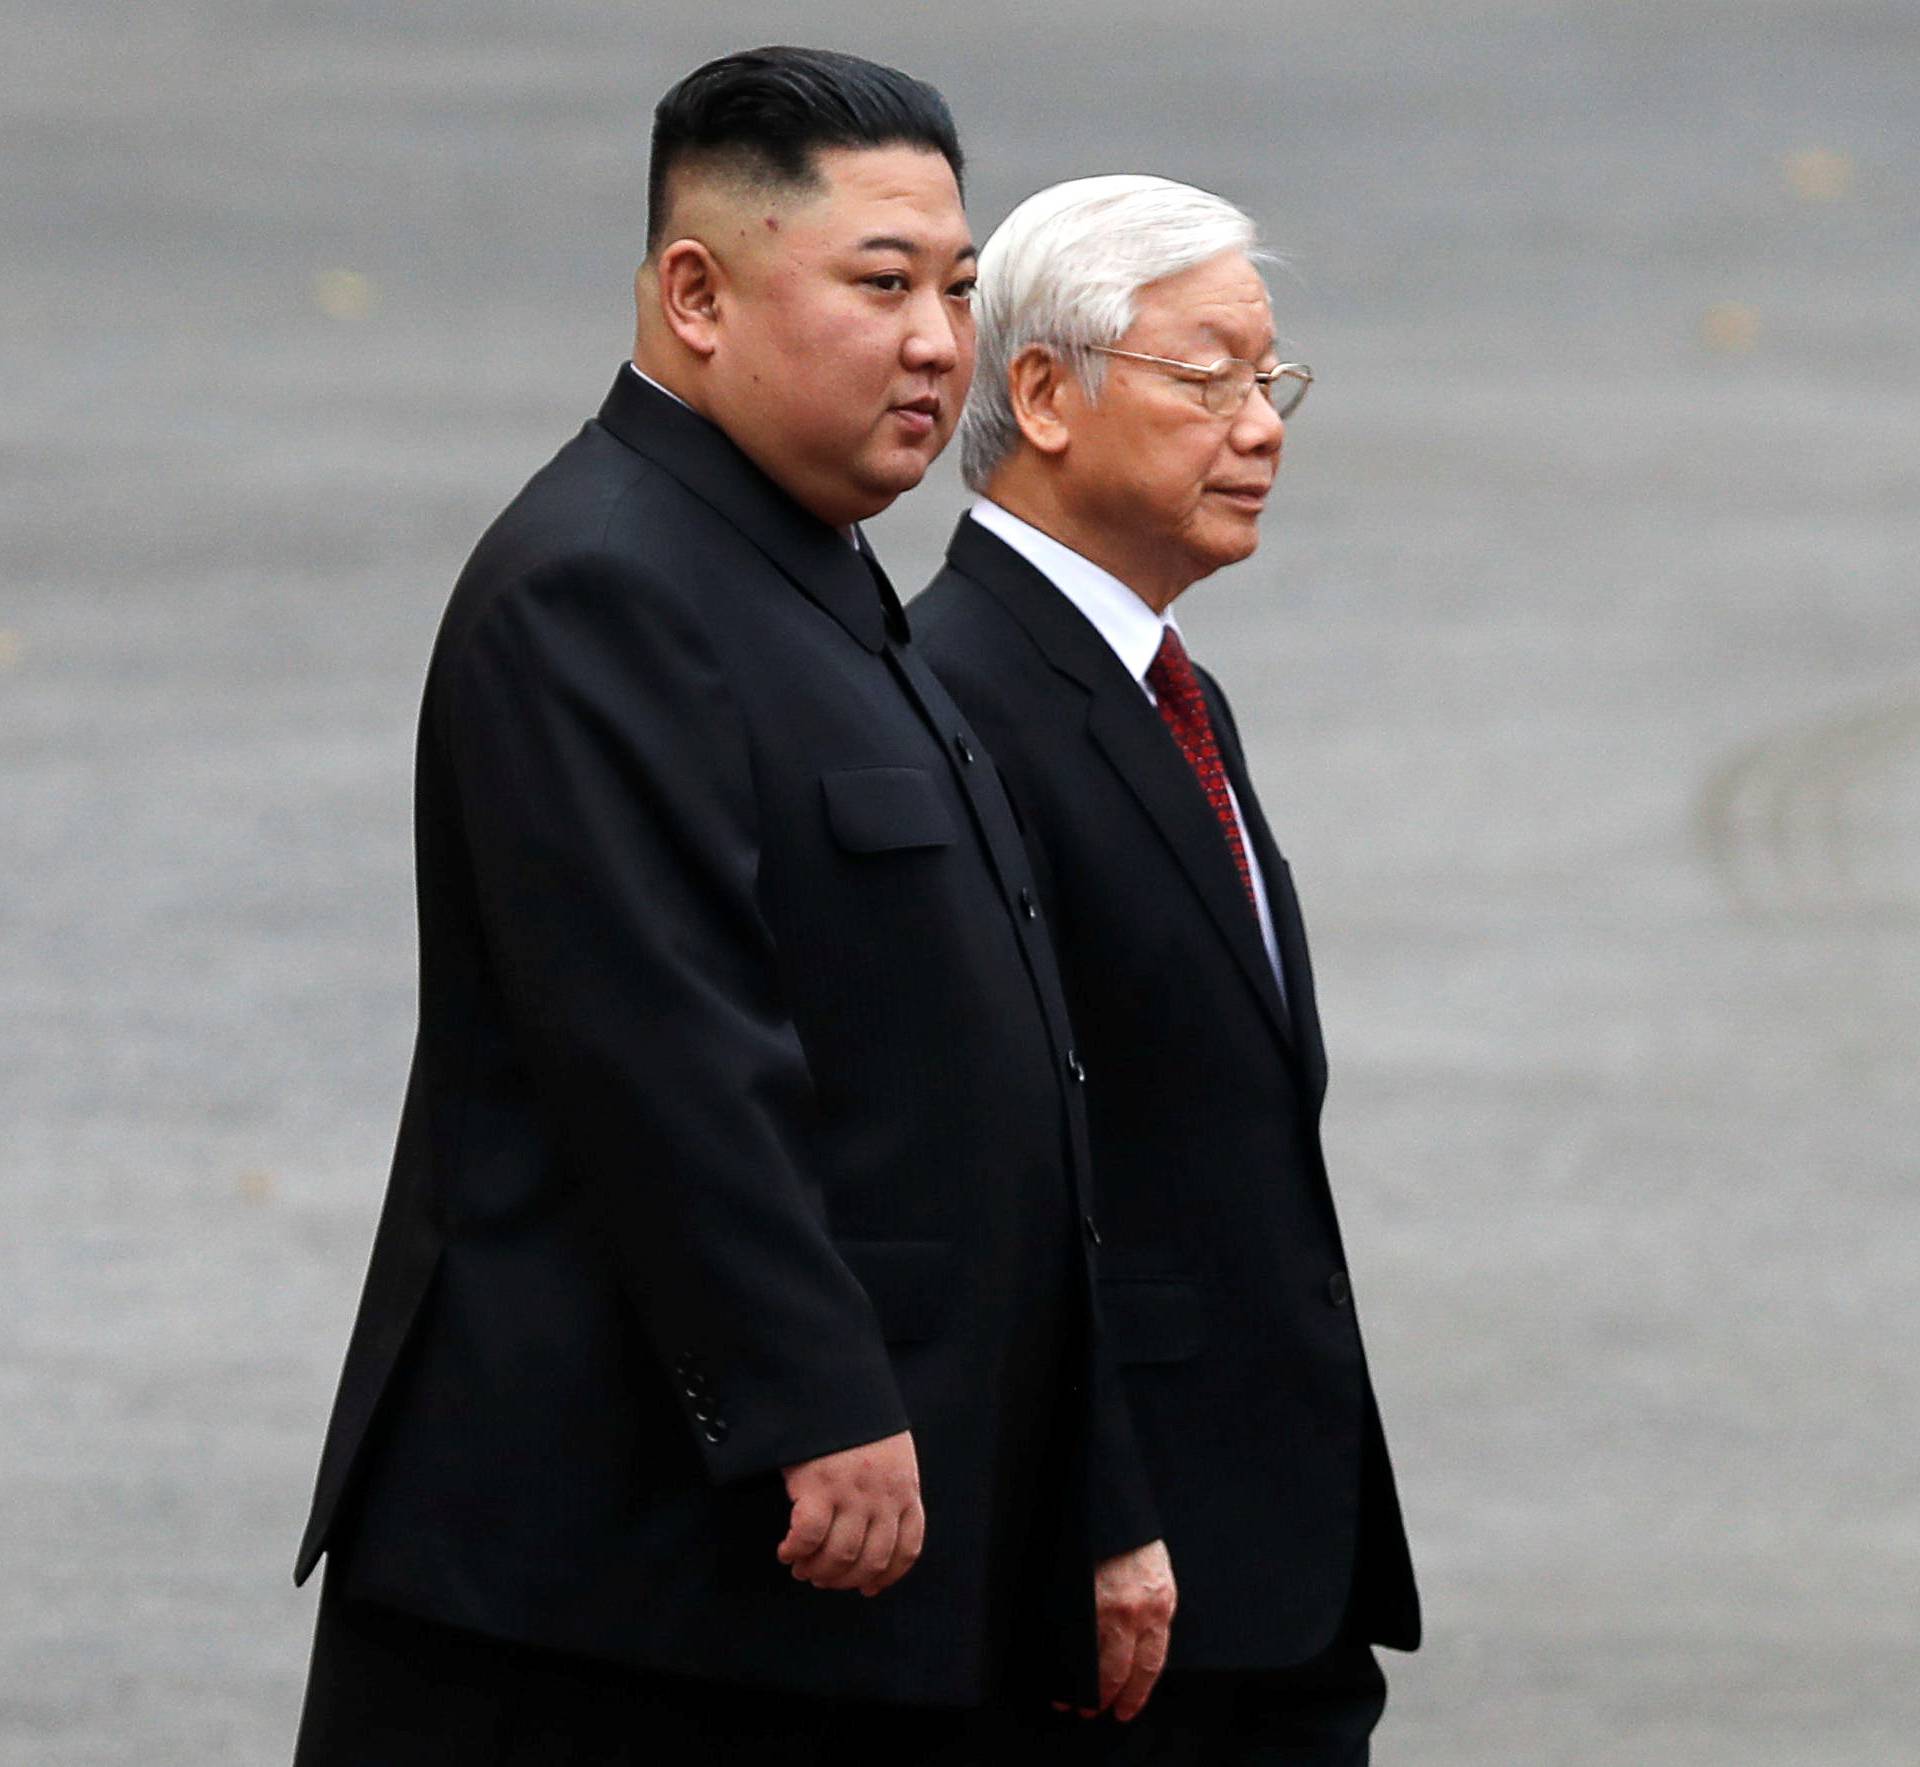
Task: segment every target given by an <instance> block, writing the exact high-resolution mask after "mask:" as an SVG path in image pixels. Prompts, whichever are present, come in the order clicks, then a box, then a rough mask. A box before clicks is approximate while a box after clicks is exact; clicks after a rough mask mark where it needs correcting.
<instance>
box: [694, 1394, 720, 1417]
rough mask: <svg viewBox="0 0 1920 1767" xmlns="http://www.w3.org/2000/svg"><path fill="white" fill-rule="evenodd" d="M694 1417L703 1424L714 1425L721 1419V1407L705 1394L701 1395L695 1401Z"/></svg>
mask: <svg viewBox="0 0 1920 1767" xmlns="http://www.w3.org/2000/svg"><path fill="white" fill-rule="evenodd" d="M693 1415H694V1416H695V1417H696V1418H698V1419H699V1420H700V1422H702V1423H714V1422H716V1421H718V1419H719V1416H720V1407H719V1406H717V1405H716V1404H714V1402H713V1401H712V1399H710V1398H708V1397H707V1396H706V1395H705V1394H701V1395H699V1396H698V1397H696V1398H695V1399H694V1402H693Z"/></svg>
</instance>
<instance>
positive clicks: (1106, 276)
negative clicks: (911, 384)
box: [960, 173, 1266, 491]
mask: <svg viewBox="0 0 1920 1767" xmlns="http://www.w3.org/2000/svg"><path fill="white" fill-rule="evenodd" d="M1255 238H1256V230H1255V228H1254V224H1253V222H1252V221H1251V220H1250V219H1249V218H1248V217H1247V216H1246V215H1244V214H1242V213H1241V211H1240V210H1239V209H1237V208H1235V207H1234V206H1233V204H1232V203H1230V202H1228V201H1227V200H1226V199H1225V198H1224V197H1218V196H1213V195H1210V194H1209V193H1208V192H1207V191H1204V190H1196V189H1195V188H1194V187H1193V186H1192V185H1191V184H1176V183H1174V182H1173V180H1172V179H1170V178H1149V177H1144V176H1139V175H1135V174H1132V173H1126V174H1120V175H1116V176H1113V177H1107V178H1075V179H1072V180H1070V181H1069V182H1068V183H1065V184H1054V185H1050V186H1048V188H1047V189H1045V190H1041V191H1037V192H1036V193H1035V194H1034V195H1032V196H1030V197H1028V198H1027V200H1026V201H1025V202H1023V203H1021V204H1020V206H1019V207H1018V208H1016V209H1015V210H1014V211H1013V213H1012V214H1010V215H1009V216H1008V217H1007V218H1006V219H1005V220H1004V221H1002V222H1001V223H1000V225H999V226H998V227H996V228H995V229H994V230H993V237H992V238H991V239H989V240H988V241H987V243H986V244H985V245H984V246H983V247H982V248H981V251H980V267H979V284H978V287H977V288H976V290H975V292H974V297H973V311H974V321H975V326H976V329H977V332H978V339H979V345H978V347H979V354H978V358H977V360H976V365H975V368H974V377H973V392H972V395H971V396H970V397H969V398H968V400H967V405H966V409H965V410H964V411H963V412H962V413H961V416H960V476H961V477H962V478H963V479H965V480H966V482H967V484H968V486H969V488H971V489H972V490H975V491H979V490H983V489H984V488H985V486H986V483H987V481H988V479H990V478H991V477H992V476H993V474H994V472H995V470H996V469H997V468H998V467H999V466H1000V464H1001V463H1002V462H1003V461H1005V460H1006V459H1007V457H1008V456H1009V455H1011V454H1012V453H1013V451H1014V449H1015V448H1017V447H1018V446H1019V445H1020V426H1019V424H1018V423H1017V422H1016V421H1015V419H1014V414H1013V400H1012V397H1011V396H1010V394H1009V392H1008V390H1007V370H1008V368H1010V367H1011V366H1012V364H1013V360H1014V358H1015V357H1016V356H1018V355H1019V354H1020V352H1021V351H1022V350H1024V349H1026V348H1027V347H1028V346H1029V345H1030V344H1044V345H1046V346H1047V347H1048V348H1050V349H1053V350H1055V351H1057V352H1058V353H1059V354H1060V355H1061V357H1062V358H1063V359H1064V360H1065V361H1066V363H1067V365H1068V367H1069V368H1070V369H1071V370H1072V371H1073V373H1074V375H1075V377H1076V378H1077V379H1078V380H1079V382H1080V384H1081V386H1083V387H1084V388H1085V389H1086V391H1087V394H1088V396H1089V397H1090V398H1098V397H1099V396H1100V389H1101V387H1102V386H1103V385H1105V373H1104V370H1105V367H1106V358H1105V357H1104V356H1099V355H1096V354H1095V353H1094V351H1093V349H1092V347H1091V346H1094V345H1101V344H1117V343H1118V342H1119V341H1120V339H1121V338H1122V337H1124V336H1125V335H1126V332H1127V328H1128V327H1129V326H1130V325H1132V323H1133V320H1134V311H1135V305H1136V302H1137V299H1138V297H1139V294H1140V291H1141V290H1142V289H1143V288H1145V287H1146V286H1147V285H1148V284H1149V283H1152V282H1159V281H1161V280H1162V279H1163V278H1165V277H1168V276H1177V275H1179V274H1180V272H1181V271H1182V270H1191V269H1192V268H1193V267H1194V266H1195V265H1196V264H1204V263H1206V262H1207V260H1208V259H1209V258H1216V257H1218V256H1219V255H1220V254H1221V253H1222V252H1235V251H1237V252H1244V253H1246V254H1247V256H1248V257H1255V256H1260V257H1264V256H1265V255H1266V254H1265V253H1256V251H1255V249H1254V242H1255Z"/></svg>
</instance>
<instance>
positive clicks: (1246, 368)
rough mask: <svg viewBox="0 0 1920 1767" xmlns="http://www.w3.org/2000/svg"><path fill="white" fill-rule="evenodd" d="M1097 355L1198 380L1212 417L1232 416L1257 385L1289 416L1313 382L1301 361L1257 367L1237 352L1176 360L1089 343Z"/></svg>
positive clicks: (1276, 408) (1279, 409)
mask: <svg viewBox="0 0 1920 1767" xmlns="http://www.w3.org/2000/svg"><path fill="white" fill-rule="evenodd" d="M1087 348H1088V349H1090V350H1092V351H1093V353H1094V354H1095V355H1096V356H1118V357H1120V358H1121V360H1122V361H1125V362H1151V363H1152V364H1153V365H1154V367H1156V368H1171V369H1173V370H1175V371H1176V372H1177V373H1180V374H1185V375H1189V376H1191V377H1192V378H1193V379H1195V380H1197V381H1199V383H1200V397H1201V399H1202V400H1203V401H1204V402H1205V404H1206V407H1207V409H1208V410H1209V411H1211V412H1212V413H1213V414H1214V416H1215V417H1232V416H1233V415H1234V414H1235V413H1236V412H1238V411H1239V409H1240V408H1241V406H1243V405H1244V404H1246V402H1247V395H1248V394H1249V393H1250V392H1252V391H1253V389H1254V388H1255V387H1258V388H1259V389H1260V390H1261V391H1262V392H1263V393H1265V394H1266V395H1267V397H1268V398H1269V399H1271V400H1272V401H1273V409H1274V411H1275V413H1276V414H1277V415H1278V416H1280V417H1291V416H1292V415H1293V414H1294V413H1295V412H1296V411H1298V410H1299V409H1300V401H1301V400H1302V399H1304V398H1305V397H1306V396H1307V388H1308V387H1310V386H1312V385H1313V370H1312V369H1311V368H1309V367H1308V366H1307V365H1306V363H1304V362H1282V363H1280V364H1279V366H1278V367H1275V368H1256V367H1254V365H1253V364H1252V363H1251V362H1243V361H1241V360H1240V358H1239V357H1238V356H1222V357H1221V358H1220V360H1219V361H1218V362H1211V363H1209V362H1177V361H1175V360H1174V358H1173V357H1171V356H1143V355H1141V353H1140V352H1139V351H1138V350H1116V349H1114V348H1113V347H1112V346H1111V345H1109V344H1089V345H1088V346H1087Z"/></svg>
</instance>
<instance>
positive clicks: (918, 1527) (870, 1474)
mask: <svg viewBox="0 0 1920 1767" xmlns="http://www.w3.org/2000/svg"><path fill="white" fill-rule="evenodd" d="M784 1476H785V1478H786V1481H787V1496H788V1497H789V1498H791V1499H792V1501H793V1513H792V1518H791V1520H790V1521H789V1523H788V1526H787V1537H786V1538H785V1539H784V1540H782V1541H781V1542H780V1546H779V1550H778V1553H777V1554H776V1556H777V1557H778V1558H779V1560H780V1562H781V1563H782V1564H783V1565H791V1566H792V1567H793V1574H794V1576H795V1577H797V1578H798V1579H799V1580H800V1581H801V1582H803V1583H811V1584H812V1585H813V1586H814V1588H816V1589H857V1590H859V1591H860V1593H861V1594H862V1595H878V1594H879V1593H880V1591H881V1590H883V1589H889V1588H891V1587H892V1586H893V1585H894V1584H895V1583H897V1582H899V1581H900V1579H901V1578H902V1577H904V1576H905V1575H906V1574H907V1572H908V1571H910V1570H912V1569H913V1566H914V1563H915V1561H916V1560H918V1558H919V1557H920V1548H921V1546H922V1544H923V1543H924V1542H925V1540H926V1537H927V1514H926V1511H925V1510H923V1509H922V1508H921V1507H920V1462H919V1459H918V1457H917V1456H916V1455H915V1454H914V1451H913V1437H912V1436H911V1435H910V1434H908V1432H907V1431H905V1430H902V1431H901V1432H900V1433H899V1434H898V1435H897V1436H887V1437H884V1438H883V1439H882V1440H880V1441H878V1442H868V1443H865V1444H863V1445H862V1446H861V1447H858V1448H843V1449H842V1450H841V1451H840V1452H839V1453H838V1454H823V1455H821V1456H820V1457H819V1459H817V1460H803V1461H800V1462H799V1463H798V1464H797V1465H794V1466H790V1467H788V1468H786V1470H785V1474H784Z"/></svg>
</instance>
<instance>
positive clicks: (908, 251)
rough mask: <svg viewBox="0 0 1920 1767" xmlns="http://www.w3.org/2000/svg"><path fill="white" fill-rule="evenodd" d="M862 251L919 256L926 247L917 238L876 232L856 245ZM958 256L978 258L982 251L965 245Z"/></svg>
mask: <svg viewBox="0 0 1920 1767" xmlns="http://www.w3.org/2000/svg"><path fill="white" fill-rule="evenodd" d="M854 250H856V251H862V252H899V253H900V254H901V255H902V256H904V257H909V258H917V257H919V256H920V254H921V253H922V252H924V251H925V250H926V247H925V246H923V245H921V244H920V243H919V242H918V241H916V240H911V239H903V238H901V236H900V235H899V234H897V233H876V234H874V235H873V237H872V238H870V239H863V240H861V242H860V243H859V244H858V245H857V246H855V247H854ZM953 255H954V256H955V257H956V258H977V257H979V255H980V253H979V251H978V249H977V248H975V247H974V246H971V245H963V246H962V247H961V248H960V249H959V250H958V251H957V252H955V253H954V254H953Z"/></svg>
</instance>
